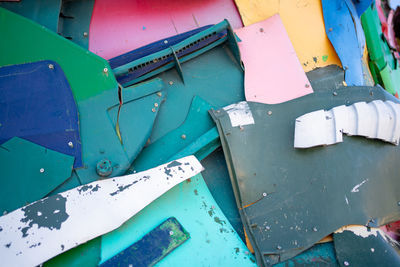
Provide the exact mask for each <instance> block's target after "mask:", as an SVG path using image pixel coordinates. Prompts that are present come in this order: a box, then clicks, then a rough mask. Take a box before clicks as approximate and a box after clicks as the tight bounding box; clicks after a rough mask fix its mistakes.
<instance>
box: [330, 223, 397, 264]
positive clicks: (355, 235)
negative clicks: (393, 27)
mask: <svg viewBox="0 0 400 267" xmlns="http://www.w3.org/2000/svg"><path fill="white" fill-rule="evenodd" d="M333 241H334V242H333V243H334V245H335V254H336V258H337V260H338V262H339V264H340V266H342V267H347V266H368V267H369V266H371V267H372V266H400V256H399V251H400V244H399V243H398V242H397V241H395V240H393V239H392V238H390V237H389V236H387V235H386V234H385V233H384V232H383V231H382V230H381V229H379V228H369V227H365V226H362V225H348V226H345V227H342V228H341V229H339V230H337V231H336V232H334V233H333Z"/></svg>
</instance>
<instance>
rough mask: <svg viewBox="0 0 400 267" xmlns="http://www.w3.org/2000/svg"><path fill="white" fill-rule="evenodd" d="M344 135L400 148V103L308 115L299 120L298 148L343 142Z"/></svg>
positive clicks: (377, 103)
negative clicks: (399, 146) (362, 137)
mask: <svg viewBox="0 0 400 267" xmlns="http://www.w3.org/2000/svg"><path fill="white" fill-rule="evenodd" d="M342 134H348V135H350V136H352V135H357V136H364V137H367V138H373V139H380V140H383V141H386V142H389V143H392V144H394V145H398V143H399V138H400V104H398V103H394V102H391V101H385V102H384V101H381V100H374V101H372V102H369V103H365V102H357V103H354V104H353V105H351V106H345V105H343V106H338V107H334V108H333V109H330V110H328V111H324V110H317V111H313V112H310V113H307V114H304V115H302V116H300V117H298V118H296V122H295V133H294V147H295V148H308V147H313V146H320V145H332V144H336V143H339V142H343V137H342Z"/></svg>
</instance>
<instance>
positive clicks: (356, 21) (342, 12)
mask: <svg viewBox="0 0 400 267" xmlns="http://www.w3.org/2000/svg"><path fill="white" fill-rule="evenodd" d="M322 9H323V13H324V21H325V31H326V34H327V36H328V38H329V40H330V41H331V43H332V45H333V47H334V48H335V50H336V53H337V54H338V56H339V58H340V61H341V62H342V66H343V68H344V70H345V80H346V83H347V84H348V85H365V83H364V75H363V68H362V56H363V52H364V46H365V36H364V31H363V30H362V27H361V22H360V18H359V16H358V14H357V12H356V9H355V6H354V4H353V2H351V0H330V1H329V0H322Z"/></svg>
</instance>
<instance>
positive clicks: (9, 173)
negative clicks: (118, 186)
mask: <svg viewBox="0 0 400 267" xmlns="http://www.w3.org/2000/svg"><path fill="white" fill-rule="evenodd" d="M0 162H1V168H0V183H1V186H0V195H1V196H2V199H3V200H2V201H1V202H0V214H4V212H6V213H7V212H11V211H13V210H15V209H18V208H19V207H21V206H23V205H26V203H30V202H33V201H36V200H38V199H41V198H43V197H45V196H46V195H47V194H48V193H50V192H51V191H52V190H53V189H54V188H56V187H57V186H59V185H60V184H62V183H63V182H64V181H65V180H67V179H68V177H70V176H71V172H72V166H73V164H74V157H73V156H68V155H65V154H62V153H59V152H57V151H53V150H51V149H47V148H45V147H42V146H39V145H36V144H34V143H31V142H29V141H27V140H24V139H21V138H18V137H13V138H11V139H10V140H8V141H7V142H5V143H3V144H1V146H0ZM22 163H23V168H22V167H21V164H22Z"/></svg>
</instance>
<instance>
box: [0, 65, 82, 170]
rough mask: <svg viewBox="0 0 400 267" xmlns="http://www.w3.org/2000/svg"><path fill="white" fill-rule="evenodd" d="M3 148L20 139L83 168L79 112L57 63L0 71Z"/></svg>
mask: <svg viewBox="0 0 400 267" xmlns="http://www.w3.org/2000/svg"><path fill="white" fill-rule="evenodd" d="M0 88H1V90H0V125H1V127H0V144H2V143H4V142H5V141H7V140H9V139H10V138H12V137H14V136H17V137H20V138H23V139H26V140H29V141H31V142H33V143H35V144H38V145H41V146H43V147H45V148H48V149H52V150H54V151H57V152H60V153H63V154H66V155H71V156H74V157H75V163H74V167H75V168H77V167H81V166H82V154H81V140H80V135H79V124H78V112H77V108H76V104H75V101H74V97H73V95H72V92H71V88H70V86H69V84H68V81H67V79H66V78H65V76H64V72H63V70H62V69H61V67H60V66H59V65H58V64H57V63H56V62H54V61H48V60H47V61H39V62H35V63H28V64H21V65H12V66H6V67H2V68H0Z"/></svg>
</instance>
